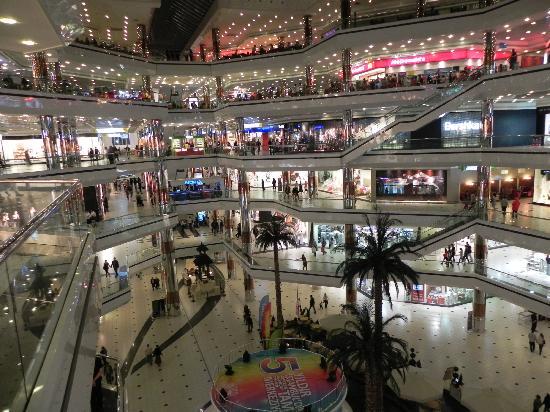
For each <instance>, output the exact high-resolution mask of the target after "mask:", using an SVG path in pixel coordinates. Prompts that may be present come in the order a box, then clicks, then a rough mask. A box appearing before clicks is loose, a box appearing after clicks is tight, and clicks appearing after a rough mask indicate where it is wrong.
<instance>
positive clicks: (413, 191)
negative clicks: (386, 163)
mask: <svg viewBox="0 0 550 412" xmlns="http://www.w3.org/2000/svg"><path fill="white" fill-rule="evenodd" d="M446 195H447V171H446V170H433V169H427V170H377V171H376V197H377V198H378V199H392V200H440V201H441V200H445V199H446Z"/></svg>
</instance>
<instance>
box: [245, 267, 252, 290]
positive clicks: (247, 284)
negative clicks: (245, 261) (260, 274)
mask: <svg viewBox="0 0 550 412" xmlns="http://www.w3.org/2000/svg"><path fill="white" fill-rule="evenodd" d="M243 274H244V290H245V292H247V291H250V290H252V289H254V278H253V277H252V276H250V275H249V274H248V272H247V271H246V269H244V268H243Z"/></svg>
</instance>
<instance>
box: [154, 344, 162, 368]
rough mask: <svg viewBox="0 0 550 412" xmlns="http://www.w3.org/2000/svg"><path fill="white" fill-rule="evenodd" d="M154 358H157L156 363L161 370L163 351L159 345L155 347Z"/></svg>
mask: <svg viewBox="0 0 550 412" xmlns="http://www.w3.org/2000/svg"><path fill="white" fill-rule="evenodd" d="M153 356H154V357H155V363H156V364H157V365H158V367H159V369H160V365H161V363H162V351H161V350H160V347H159V345H156V346H155V349H154V350H153Z"/></svg>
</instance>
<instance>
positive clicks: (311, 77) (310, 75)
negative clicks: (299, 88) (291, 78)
mask: <svg viewBox="0 0 550 412" xmlns="http://www.w3.org/2000/svg"><path fill="white" fill-rule="evenodd" d="M314 85H315V74H314V71H313V66H312V65H311V64H308V65H307V66H306V87H305V94H306V95H309V94H313V87H314Z"/></svg>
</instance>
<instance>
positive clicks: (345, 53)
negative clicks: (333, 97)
mask: <svg viewBox="0 0 550 412" xmlns="http://www.w3.org/2000/svg"><path fill="white" fill-rule="evenodd" d="M342 84H343V86H344V92H345V93H349V92H350V90H351V49H349V48H347V49H344V50H342Z"/></svg>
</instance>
